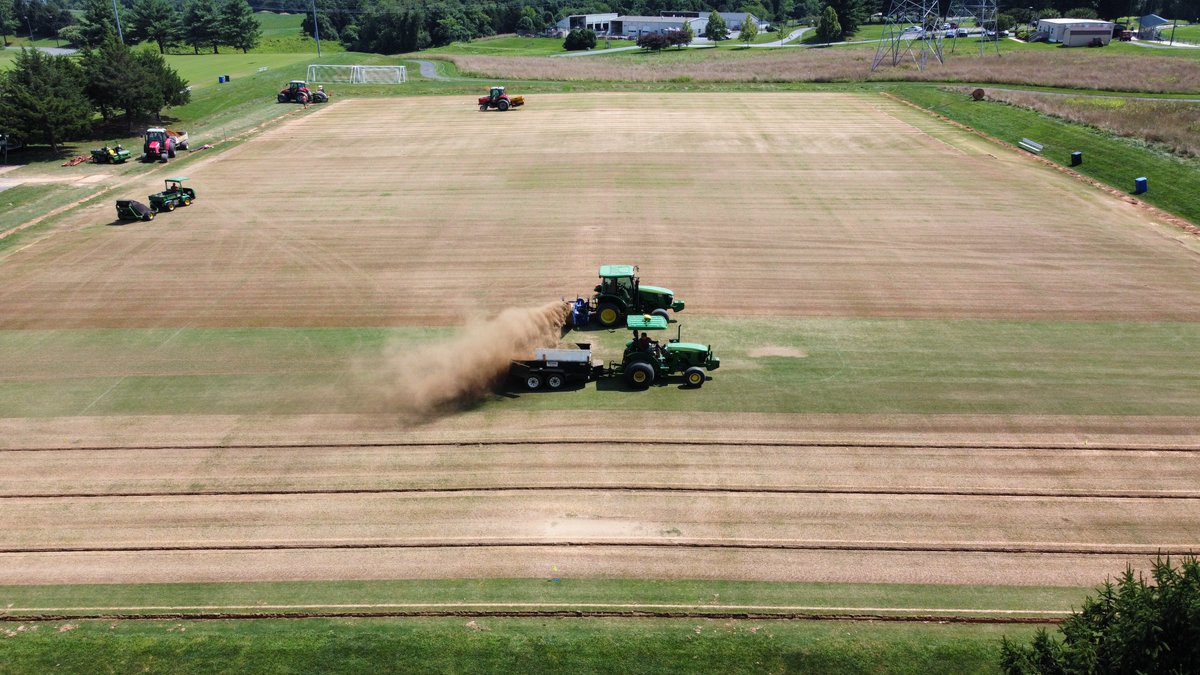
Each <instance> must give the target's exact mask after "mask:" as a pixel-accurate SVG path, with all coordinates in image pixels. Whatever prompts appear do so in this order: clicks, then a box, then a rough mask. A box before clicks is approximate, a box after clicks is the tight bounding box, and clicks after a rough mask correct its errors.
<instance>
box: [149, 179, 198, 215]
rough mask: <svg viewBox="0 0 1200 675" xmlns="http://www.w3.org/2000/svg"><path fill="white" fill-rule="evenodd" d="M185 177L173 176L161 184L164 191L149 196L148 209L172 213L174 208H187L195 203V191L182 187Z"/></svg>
mask: <svg viewBox="0 0 1200 675" xmlns="http://www.w3.org/2000/svg"><path fill="white" fill-rule="evenodd" d="M185 180H187V176H174V177H172V178H168V179H166V180H165V181H163V183H164V184H165V185H166V189H165V190H163V191H162V192H155V193H154V194H152V195H150V208H152V209H154V210H155V211H174V210H175V207H176V206H188V205H190V204H191V203H192V202H194V201H196V191H195V190H193V189H192V188H186V187H183V181H185Z"/></svg>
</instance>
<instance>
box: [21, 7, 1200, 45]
mask: <svg viewBox="0 0 1200 675" xmlns="http://www.w3.org/2000/svg"><path fill="white" fill-rule="evenodd" d="M940 2H941V4H942V8H941V9H942V12H941V14H942V15H943V16H944V15H945V14H947V13H948V12H949V9H950V4H951V0H940ZM889 4H890V0H755V1H754V2H741V3H738V2H709V1H706V0H608V1H598V2H580V0H315V1H314V0H250V2H247V0H118V6H119V8H120V12H121V17H122V25H123V26H127V30H126V31H125V33H126V34H125V39H126V41H127V42H130V43H136V42H146V41H151V42H154V43H156V44H157V45H158V47H159V50H160V52H165V51H166V50H168V49H171V48H174V47H180V46H187V47H191V49H192V51H193V52H195V53H199V51H201V50H206V51H207V50H212V51H214V52H217V51H219V48H220V47H221V46H223V45H228V46H231V47H234V48H236V49H241V50H243V51H247V50H249V49H253V48H254V47H255V46H256V45H257V44H258V43H259V41H260V40H261V35H262V33H261V30H260V29H259V26H258V23H257V21H255V20H254V16H253V11H254V7H257V8H258V9H265V10H272V11H290V12H294V13H297V14H303V16H304V19H303V23H302V31H303V32H304V33H306V34H308V35H310V36H313V35H316V34H318V33H319V34H320V37H321V38H322V39H325V40H335V41H339V42H341V43H342V44H344V45H345V46H346V48H348V49H351V50H354V51H364V52H376V53H384V54H396V53H402V52H410V51H416V50H419V49H425V48H428V47H438V46H441V45H446V44H449V43H451V42H460V41H466V40H471V39H474V38H479V37H487V36H490V35H495V34H498V33H521V34H539V33H542V32H543V31H547V30H548V29H553V28H554V26H555V24H556V22H558V21H559V20H561V19H563V18H564V17H566V16H570V15H572V14H595V13H604V12H616V13H618V14H623V15H631V16H639V15H643V16H645V15H648V16H654V15H658V14H659V13H660V12H662V11H694V12H702V13H709V12H713V11H721V12H731V11H737V12H749V13H751V14H753V15H755V16H756V17H758V18H759V19H761V20H764V21H767V22H771V23H776V22H787V21H796V20H799V21H801V22H805V23H809V24H812V25H817V24H818V23H819V22H820V21H821V20H822V18H823V17H824V18H825V23H826V30H827V31H829V30H830V29H831V28H833V27H835V28H836V30H833V31H832V34H833V35H834V36H835V37H836V38H844V37H847V36H849V35H853V34H854V33H855V32H856V31H857V30H858V27H859V26H860V25H861V24H863V23H866V22H868V21H870V20H871V19H872V18H873V17H880V16H882V15H884V14H886V13H887V11H888V9H889ZM252 6H253V7H252ZM314 7H315V9H316V12H315V16H316V19H315V21H314V13H313V11H311V10H312V8H314ZM72 9H75V10H78V11H79V13H80V16H79V18H78V19H76V18H73V16H72V13H71V11H70V10H72ZM829 9H832V10H833V13H832V14H830V13H829V12H828V11H827V10H829ZM999 9H1000V11H1001V13H1003V14H1005V15H1006V16H1007V17H1008V22H1010V23H1011V22H1012V21H1018V22H1029V21H1032V20H1034V19H1036V18H1046V17H1050V16H1095V17H1098V18H1103V19H1116V18H1118V17H1124V16H1131V15H1133V16H1140V15H1143V14H1150V13H1157V14H1161V15H1164V16H1168V17H1170V18H1181V19H1198V18H1200V17H1197V16H1195V15H1197V14H1200V2H1197V0H1000V1H999ZM835 18H836V22H835V21H833V19H835ZM102 23H107V24H108V25H110V26H111V25H112V24H113V23H114V21H113V16H112V3H111V0H0V34H2V35H5V36H7V35H11V34H16V33H18V32H21V33H31V34H32V35H34V36H35V37H41V38H47V37H59V38H61V39H64V40H66V41H68V42H70V43H72V44H76V45H81V46H88V47H95V46H97V45H98V44H99V42H98V41H97V40H98V35H99V34H100V31H99V30H98V28H97V27H98V26H99V25H100V24H102Z"/></svg>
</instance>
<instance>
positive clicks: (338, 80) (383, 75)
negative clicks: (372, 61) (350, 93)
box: [307, 63, 408, 84]
mask: <svg viewBox="0 0 1200 675" xmlns="http://www.w3.org/2000/svg"><path fill="white" fill-rule="evenodd" d="M307 79H308V81H309V82H325V83H329V84H402V83H404V82H407V81H408V69H407V68H405V67H404V66H338V65H322V64H315V63H314V64H310V65H309V66H308V78H307Z"/></svg>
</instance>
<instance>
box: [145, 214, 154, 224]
mask: <svg viewBox="0 0 1200 675" xmlns="http://www.w3.org/2000/svg"><path fill="white" fill-rule="evenodd" d="M142 220H144V221H145V222H147V223H148V222H150V221H152V220H154V212H153V211H149V212H147V213H146V215H144V216H142Z"/></svg>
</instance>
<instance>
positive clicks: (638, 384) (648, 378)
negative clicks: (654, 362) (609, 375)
mask: <svg viewBox="0 0 1200 675" xmlns="http://www.w3.org/2000/svg"><path fill="white" fill-rule="evenodd" d="M625 382H626V383H627V384H628V385H629V386H631V387H634V388H636V389H645V388H646V387H649V386H650V385H651V384H653V383H654V367H653V366H651V365H650V364H649V363H645V362H638V363H635V364H633V365H631V366H629V367H628V368H626V369H625Z"/></svg>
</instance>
